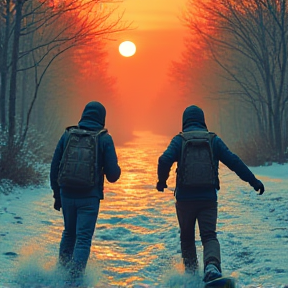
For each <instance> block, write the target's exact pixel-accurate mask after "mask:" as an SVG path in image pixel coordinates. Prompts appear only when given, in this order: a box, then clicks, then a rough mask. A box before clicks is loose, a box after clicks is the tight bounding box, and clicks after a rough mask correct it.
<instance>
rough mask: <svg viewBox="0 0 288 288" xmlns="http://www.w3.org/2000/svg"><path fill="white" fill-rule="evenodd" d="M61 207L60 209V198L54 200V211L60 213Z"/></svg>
mask: <svg viewBox="0 0 288 288" xmlns="http://www.w3.org/2000/svg"><path fill="white" fill-rule="evenodd" d="M61 207H62V203H61V198H55V201H54V209H55V210H57V211H60V208H61Z"/></svg>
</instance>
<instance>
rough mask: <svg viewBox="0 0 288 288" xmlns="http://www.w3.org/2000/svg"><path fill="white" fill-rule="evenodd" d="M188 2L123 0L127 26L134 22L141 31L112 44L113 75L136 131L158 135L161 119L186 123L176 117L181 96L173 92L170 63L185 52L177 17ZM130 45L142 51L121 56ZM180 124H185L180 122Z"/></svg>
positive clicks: (110, 44) (110, 64) (116, 40)
mask: <svg viewBox="0 0 288 288" xmlns="http://www.w3.org/2000/svg"><path fill="white" fill-rule="evenodd" d="M185 2H186V0H177V1H176V0H124V1H123V3H121V6H120V10H122V9H123V10H125V14H124V20H127V21H128V22H130V21H133V27H136V28H135V29H134V30H133V31H125V32H122V33H121V34H118V35H117V36H115V37H114V38H115V41H110V42H109V43H108V49H109V50H108V52H109V56H108V60H109V66H110V70H109V73H110V74H111V75H113V76H115V77H116V78H117V90H118V91H117V92H118V95H119V96H118V97H120V102H121V103H122V108H121V109H122V110H123V112H124V115H125V116H127V118H128V119H126V120H128V121H129V122H133V124H134V128H135V129H136V130H139V129H145V130H150V129H149V128H151V129H153V126H157V125H156V123H158V124H159V121H160V119H161V121H162V122H165V119H164V118H165V117H167V118H168V117H170V118H171V117H177V118H179V117H181V115H180V116H179V115H175V114H174V115H173V114H172V112H171V111H173V109H172V108H173V107H175V105H177V102H176V101H177V100H178V98H177V96H178V95H176V94H177V91H171V89H170V87H169V82H168V77H167V73H168V68H169V66H170V64H171V61H172V60H178V59H179V57H180V55H181V52H182V51H183V49H184V47H183V37H184V35H185V28H184V26H183V25H182V23H181V22H180V20H179V19H178V17H179V16H180V14H181V10H183V9H184V8H185V6H184V5H185ZM125 40H130V41H133V42H134V43H135V44H136V46H137V51H136V54H135V55H134V56H132V57H129V58H126V57H123V56H121V55H120V54H119V52H118V46H119V44H120V43H121V42H122V41H125ZM158 108H159V109H158ZM183 109H184V106H183V107H181V111H183ZM155 111H158V112H159V113H158V112H157V113H155ZM155 114H157V115H155ZM122 117H123V116H122ZM177 120H179V123H180V120H181V119H177ZM168 122H169V121H168ZM179 123H177V126H179V125H178V124H179ZM179 129H180V127H179V128H178V130H179ZM178 130H177V131H178Z"/></svg>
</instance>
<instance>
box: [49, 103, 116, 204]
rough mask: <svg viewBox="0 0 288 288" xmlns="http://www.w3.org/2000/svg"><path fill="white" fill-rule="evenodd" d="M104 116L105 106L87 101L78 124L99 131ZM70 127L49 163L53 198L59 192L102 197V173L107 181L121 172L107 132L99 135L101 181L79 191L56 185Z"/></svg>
mask: <svg viewBox="0 0 288 288" xmlns="http://www.w3.org/2000/svg"><path fill="white" fill-rule="evenodd" d="M105 118H106V110H105V107H104V106H103V105H102V104H101V103H99V102H96V101H93V102H89V103H88V104H87V105H86V107H85V108H84V111H83V113H82V116H81V119H80V121H79V123H78V126H79V127H80V128H83V129H87V130H93V131H100V130H102V129H103V128H104V126H105ZM71 127H73V126H71ZM71 127H67V128H66V130H65V132H64V133H63V135H62V137H61V138H60V140H59V142H58V145H57V147H56V149H55V152H54V156H53V159H52V163H51V169H50V185H51V188H52V190H53V192H54V198H59V197H60V193H61V194H62V195H64V196H65V197H69V198H82V197H98V198H99V199H103V198H104V195H103V188H104V187H103V185H104V175H105V176H106V179H107V180H108V181H109V182H116V181H117V180H118V179H119V177H120V174H121V169H120V167H119V165H118V159H117V155H116V151H115V146H114V142H113V139H112V137H111V135H110V134H108V133H103V134H101V135H100V137H99V146H98V147H99V151H98V157H99V158H98V161H97V165H98V169H97V171H102V174H101V175H100V177H101V181H99V182H98V183H97V184H95V186H94V187H93V188H92V189H91V190H89V191H79V189H72V188H68V187H59V185H58V182H57V179H58V173H59V165H60V161H61V158H62V155H63V152H64V149H65V146H66V143H67V139H68V133H67V130H69V129H70V128H71ZM80 190H81V189H80Z"/></svg>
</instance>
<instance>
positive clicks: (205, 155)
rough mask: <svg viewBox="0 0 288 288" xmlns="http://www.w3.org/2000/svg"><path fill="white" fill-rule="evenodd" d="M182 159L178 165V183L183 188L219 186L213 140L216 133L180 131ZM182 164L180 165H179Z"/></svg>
mask: <svg viewBox="0 0 288 288" xmlns="http://www.w3.org/2000/svg"><path fill="white" fill-rule="evenodd" d="M180 136H181V137H182V140H183V141H182V151H181V161H180V162H178V167H177V185H178V186H179V187H182V188H190V189H191V188H195V187H207V188H208V187H217V171H216V168H215V165H214V161H213V152H212V145H211V143H212V140H213V138H214V137H215V136H216V134H214V133H212V132H207V131H189V132H180ZM179 164H180V167H179Z"/></svg>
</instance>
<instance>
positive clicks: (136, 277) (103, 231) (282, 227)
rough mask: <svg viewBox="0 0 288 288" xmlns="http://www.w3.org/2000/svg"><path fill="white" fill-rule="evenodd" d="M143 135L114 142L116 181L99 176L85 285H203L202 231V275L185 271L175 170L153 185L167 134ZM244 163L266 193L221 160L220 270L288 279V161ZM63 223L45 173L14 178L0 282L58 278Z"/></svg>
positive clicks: (256, 282)
mask: <svg viewBox="0 0 288 288" xmlns="http://www.w3.org/2000/svg"><path fill="white" fill-rule="evenodd" d="M148 136H149V137H150V136H151V139H150V138H149V137H148ZM148 136H147V135H145V137H143V138H141V137H140V136H139V137H137V138H136V139H135V140H134V141H132V142H130V143H127V145H126V146H124V147H117V153H118V156H119V163H120V165H121V168H122V176H121V178H120V180H119V181H118V182H117V183H114V184H109V183H105V187H106V189H105V200H104V201H102V202H101V206H100V213H99V217H98V222H97V226H96V230H95V235H94V238H93V243H92V247H91V254H90V259H89V262H88V267H87V279H86V281H87V284H88V285H89V287H134V288H136V287H185V285H186V287H188V284H189V283H190V286H189V287H203V284H202V280H201V279H202V276H203V272H202V269H203V267H202V264H201V260H202V246H201V242H200V238H199V235H197V237H196V241H197V242H196V244H197V251H198V256H199V261H200V269H199V275H198V276H197V275H196V276H195V277H194V278H193V279H191V276H190V277H188V276H187V275H184V274H183V266H182V263H181V256H180V243H179V228H178V223H177V219H176V215H175V208H174V197H173V193H172V192H171V190H173V188H174V187H173V185H174V180H175V173H174V171H173V172H172V171H171V175H170V179H169V182H168V186H169V188H168V189H166V190H165V193H158V192H157V191H156V190H155V188H154V186H155V183H156V165H157V157H159V155H160V154H161V153H162V151H163V149H164V148H165V145H167V143H168V140H169V139H168V138H165V137H163V136H157V135H148ZM149 139H150V140H149ZM250 169H251V171H252V172H253V173H254V174H255V175H256V177H257V178H259V179H260V180H261V181H262V182H263V183H264V185H265V193H264V194H263V195H258V194H257V193H256V192H255V191H254V190H253V189H252V188H251V187H250V186H249V185H248V184H247V183H245V182H243V181H241V180H240V179H239V178H238V177H237V176H236V175H235V174H234V173H233V172H231V171H230V170H228V169H227V168H226V167H224V166H221V167H220V180H221V190H220V191H219V195H218V196H219V201H218V203H219V221H218V238H219V242H220V245H221V254H222V269H223V273H224V274H225V275H226V276H229V275H232V276H234V277H235V278H236V279H237V283H238V284H237V287H241V288H244V287H245V288H253V287H255V288H256V287H262V288H272V287H273V288H274V287H275V288H280V287H284V286H285V285H287V284H288V268H287V263H288V253H287V251H288V249H287V248H288V197H287V195H288V194H287V192H288V173H287V172H288V164H285V165H280V164H276V163H274V164H273V165H271V166H263V167H250ZM62 227H63V220H62V217H61V213H59V212H57V211H55V210H53V198H52V193H51V190H50V187H49V183H48V181H47V184H46V185H44V186H43V187H29V188H25V189H23V188H17V187H15V189H14V191H13V192H12V193H10V194H9V195H4V194H0V263H1V269H0V288H3V287H13V288H14V287H15V288H16V287H47V286H45V285H48V284H49V285H50V286H49V287H63V282H61V281H63V279H61V275H59V273H57V270H56V268H55V267H56V266H55V265H56V260H57V254H58V246H59V241H60V238H61V232H62ZM197 233H198V231H197ZM191 281H192V282H191ZM191 283H192V284H191ZM33 285H34V286H33ZM37 285H38V286H37ZM41 285H43V286H41Z"/></svg>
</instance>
